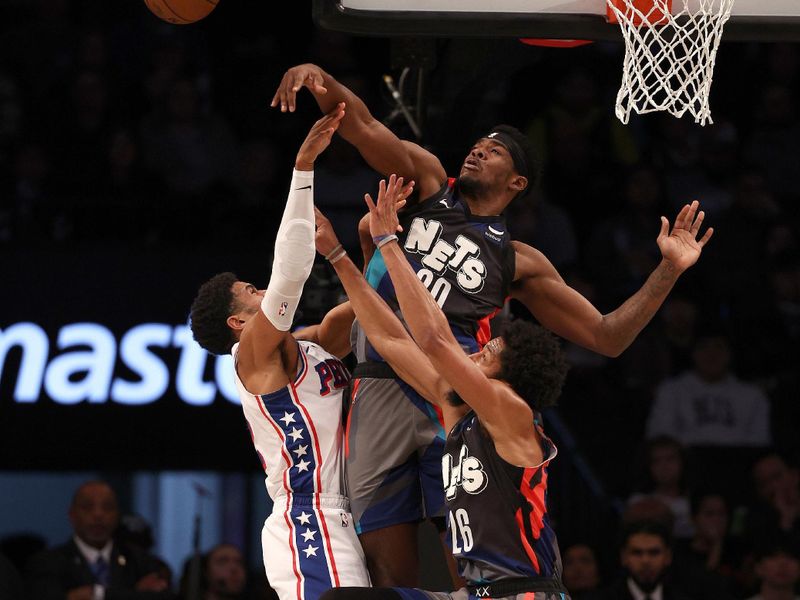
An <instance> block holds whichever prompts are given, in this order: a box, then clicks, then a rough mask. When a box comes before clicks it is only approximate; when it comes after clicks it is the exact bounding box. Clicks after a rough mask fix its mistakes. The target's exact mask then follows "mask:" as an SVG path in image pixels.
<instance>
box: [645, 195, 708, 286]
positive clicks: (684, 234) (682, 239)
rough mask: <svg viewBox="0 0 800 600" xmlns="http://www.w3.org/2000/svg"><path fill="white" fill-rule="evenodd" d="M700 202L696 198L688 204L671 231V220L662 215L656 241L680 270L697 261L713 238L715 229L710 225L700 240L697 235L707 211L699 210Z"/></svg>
mask: <svg viewBox="0 0 800 600" xmlns="http://www.w3.org/2000/svg"><path fill="white" fill-rule="evenodd" d="M699 206H700V203H699V202H698V201H697V200H694V201H693V202H692V203H691V204H686V205H685V206H684V207H683V208H682V209H681V211H680V212H679V213H678V216H677V217H676V218H675V225H674V227H673V228H672V231H670V228H669V221H668V220H667V218H666V217H661V231H660V232H659V233H658V238H657V239H656V242H657V243H658V247H659V249H660V250H661V256H663V257H664V259H665V260H668V261H669V262H671V263H672V264H673V265H674V266H675V267H676V268H677V269H678V270H679V271H680V272H682V271H685V270H686V269H688V268H689V267H691V266H692V265H693V264H694V263H696V262H697V259H698V258H700V253H701V252H702V251H703V247H704V246H705V245H706V244H707V243H708V240H710V239H711V236H712V235H713V234H714V229H713V228H712V227H709V228H708V230H707V231H706V232H705V234H704V235H703V237H701V238H700V239H699V240H698V239H697V235H698V233H699V231H700V226H701V225H702V224H703V219H704V218H705V213H704V212H703V211H702V210H701V211H699V212H698V210H697V209H698V207H699Z"/></svg>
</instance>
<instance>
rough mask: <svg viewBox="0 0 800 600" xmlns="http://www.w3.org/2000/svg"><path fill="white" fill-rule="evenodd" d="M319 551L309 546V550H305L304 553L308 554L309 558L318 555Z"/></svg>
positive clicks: (315, 547)
mask: <svg viewBox="0 0 800 600" xmlns="http://www.w3.org/2000/svg"><path fill="white" fill-rule="evenodd" d="M317 549H318V548H317V546H309V547H308V548H304V549H303V552H305V553H306V558H309V557H311V556H316V555H317Z"/></svg>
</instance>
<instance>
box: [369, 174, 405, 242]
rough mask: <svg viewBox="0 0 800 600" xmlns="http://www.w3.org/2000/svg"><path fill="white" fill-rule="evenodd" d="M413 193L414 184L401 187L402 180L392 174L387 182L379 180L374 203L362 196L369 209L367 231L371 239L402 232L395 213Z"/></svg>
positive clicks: (370, 197) (370, 198)
mask: <svg viewBox="0 0 800 600" xmlns="http://www.w3.org/2000/svg"><path fill="white" fill-rule="evenodd" d="M413 191H414V182H413V181H410V182H409V183H408V184H407V185H403V178H402V177H397V176H396V175H395V174H394V173H393V174H392V175H390V176H389V182H388V183H387V182H386V180H385V179H381V181H380V183H379V184H378V200H377V202H374V201H373V200H372V196H370V195H369V194H364V202H366V204H367V208H368V209H369V215H370V219H369V230H370V234H371V235H372V237H373V239H375V238H377V237H383V236H386V235H390V234H392V233H395V232H397V231H403V228H402V226H401V225H400V222H399V219H398V217H397V211H398V210H400V209H401V208H403V206H405V203H406V198H408V196H410V195H411V193H412V192H413Z"/></svg>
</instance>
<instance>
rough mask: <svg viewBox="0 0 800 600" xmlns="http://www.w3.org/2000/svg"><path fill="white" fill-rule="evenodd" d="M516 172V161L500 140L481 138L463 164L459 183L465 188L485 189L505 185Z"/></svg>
mask: <svg viewBox="0 0 800 600" xmlns="http://www.w3.org/2000/svg"><path fill="white" fill-rule="evenodd" d="M513 174H514V161H513V160H512V159H511V155H510V154H509V153H508V150H506V147H505V146H503V144H501V143H500V142H498V141H496V140H493V139H489V138H481V139H479V140H478V141H477V142H475V145H473V146H472V148H471V149H470V151H469V154H468V155H467V158H466V159H464V163H463V164H462V165H461V171H460V172H459V183H460V185H461V187H462V189H463V188H465V187H466V188H467V189H470V188H472V187H477V188H478V189H483V190H492V189H496V187H497V186H502V185H505V184H506V183H507V181H508V179H509V178H510V177H511V176H512V175H513Z"/></svg>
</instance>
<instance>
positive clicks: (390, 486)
mask: <svg viewBox="0 0 800 600" xmlns="http://www.w3.org/2000/svg"><path fill="white" fill-rule="evenodd" d="M444 441H445V431H444V427H443V426H442V422H441V417H440V413H439V412H438V409H437V408H436V407H435V406H434V405H433V404H431V403H430V402H428V401H427V400H425V399H424V398H423V397H422V396H420V395H419V394H417V393H416V392H415V391H414V390H413V389H412V388H411V386H409V385H408V384H406V383H405V382H403V381H401V380H399V379H395V378H371V377H370V378H367V377H363V378H359V377H358V369H356V372H355V373H354V379H353V381H352V383H351V396H350V409H349V413H348V417H347V425H346V429H345V464H346V468H345V472H346V486H347V494H348V496H349V498H350V509H351V511H352V514H353V519H354V521H355V526H356V532H357V533H366V532H368V531H373V530H376V529H383V528H384V527H390V526H392V525H398V524H401V523H414V522H418V521H420V520H422V519H424V518H426V517H437V516H439V517H441V516H444V489H443V485H442V452H443V450H444Z"/></svg>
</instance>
